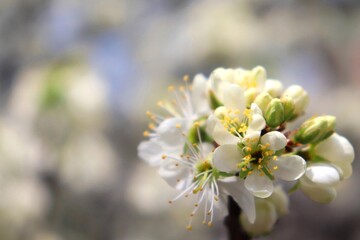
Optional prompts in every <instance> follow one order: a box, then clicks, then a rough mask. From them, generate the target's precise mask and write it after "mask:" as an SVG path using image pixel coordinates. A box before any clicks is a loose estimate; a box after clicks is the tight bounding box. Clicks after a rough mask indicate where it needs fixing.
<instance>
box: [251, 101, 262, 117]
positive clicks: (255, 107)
mask: <svg viewBox="0 0 360 240" xmlns="http://www.w3.org/2000/svg"><path fill="white" fill-rule="evenodd" d="M251 111H252V113H253V114H260V115H261V116H262V115H263V112H262V111H261V109H260V108H259V106H258V105H257V104H256V103H252V104H251Z"/></svg>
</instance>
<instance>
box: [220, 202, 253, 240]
mask: <svg viewBox="0 0 360 240" xmlns="http://www.w3.org/2000/svg"><path fill="white" fill-rule="evenodd" d="M228 211H229V215H227V216H226V217H225V219H224V224H225V226H226V227H227V230H228V237H229V238H228V239H229V240H250V239H251V237H250V236H249V235H248V234H247V233H246V232H245V231H244V229H243V228H242V226H241V224H240V213H241V209H240V207H239V205H238V204H237V203H236V202H235V201H234V199H233V198H232V197H231V196H229V197H228Z"/></svg>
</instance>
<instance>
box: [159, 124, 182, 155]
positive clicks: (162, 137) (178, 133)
mask: <svg viewBox="0 0 360 240" xmlns="http://www.w3.org/2000/svg"><path fill="white" fill-rule="evenodd" d="M186 128H187V126H186V120H185V119H183V118H169V119H166V120H164V121H163V122H161V123H160V125H159V126H158V128H157V130H156V133H157V135H158V137H159V138H158V140H159V141H160V142H162V143H163V144H164V145H166V146H167V147H169V148H177V147H183V145H184V143H185V140H184V137H183V136H182V133H184V132H186Z"/></svg>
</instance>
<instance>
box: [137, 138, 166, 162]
mask: <svg viewBox="0 0 360 240" xmlns="http://www.w3.org/2000/svg"><path fill="white" fill-rule="evenodd" d="M163 153H164V151H163V148H162V147H161V145H160V144H159V143H157V142H155V141H143V142H141V143H140V144H139V146H138V154H139V157H140V158H141V159H142V160H144V161H145V162H146V163H148V164H149V165H150V166H158V165H160V163H161V162H162V159H161V155H162V154H163Z"/></svg>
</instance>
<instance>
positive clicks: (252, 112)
mask: <svg viewBox="0 0 360 240" xmlns="http://www.w3.org/2000/svg"><path fill="white" fill-rule="evenodd" d="M224 93H225V95H224V106H222V107H219V108H217V109H216V111H215V114H212V115H210V116H209V118H208V121H207V132H208V133H209V134H210V135H211V136H212V137H213V139H214V140H215V142H217V143H218V144H219V145H222V144H236V143H238V142H240V141H241V140H242V139H246V138H249V137H254V136H260V133H261V130H262V129H264V128H265V120H264V118H263V116H262V112H261V110H260V108H259V107H258V106H257V105H256V104H255V103H253V104H251V108H250V109H247V108H246V105H245V99H244V98H245V97H244V91H243V90H242V89H241V88H240V87H239V86H237V85H235V84H230V85H228V86H227V87H226V89H225V91H224Z"/></svg>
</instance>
